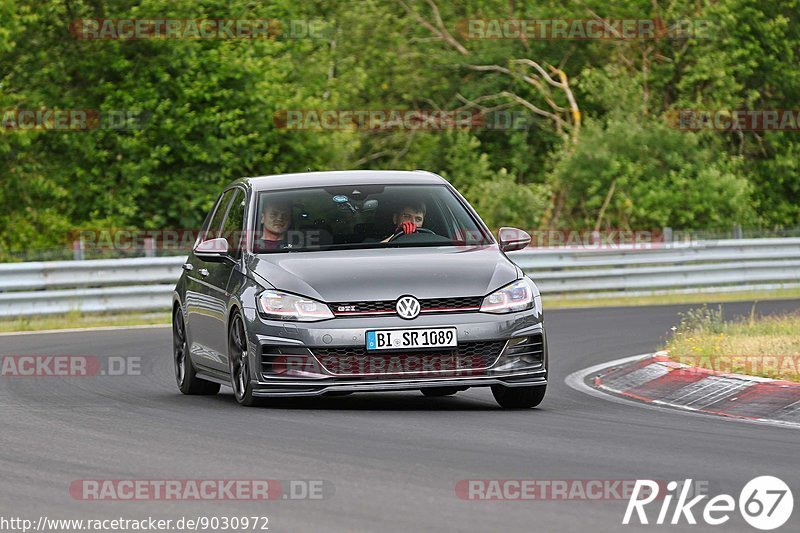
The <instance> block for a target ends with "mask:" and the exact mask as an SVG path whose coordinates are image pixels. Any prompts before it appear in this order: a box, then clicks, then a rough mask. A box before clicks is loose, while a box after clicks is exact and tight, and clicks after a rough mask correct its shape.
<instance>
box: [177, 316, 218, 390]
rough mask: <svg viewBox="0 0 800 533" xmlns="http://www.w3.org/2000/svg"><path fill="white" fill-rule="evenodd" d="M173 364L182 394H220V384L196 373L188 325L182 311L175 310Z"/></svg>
mask: <svg viewBox="0 0 800 533" xmlns="http://www.w3.org/2000/svg"><path fill="white" fill-rule="evenodd" d="M172 362H173V366H174V367H175V381H176V382H177V383H178V388H179V389H180V390H181V392H182V393H184V394H197V395H212V394H216V393H218V392H219V383H212V382H210V381H205V380H203V379H200V378H198V377H197V374H196V373H195V370H194V365H193V364H192V358H191V357H190V356H189V343H188V342H187V340H186V324H185V323H184V321H183V313H182V312H181V310H180V309H175V313H173V315H172Z"/></svg>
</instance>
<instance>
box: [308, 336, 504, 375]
mask: <svg viewBox="0 0 800 533" xmlns="http://www.w3.org/2000/svg"><path fill="white" fill-rule="evenodd" d="M505 344H506V341H485V342H468V343H463V344H461V345H459V346H458V347H457V348H455V349H435V350H414V351H409V352H395V351H391V352H388V353H380V352H377V353H376V352H367V351H366V349H365V348H364V347H363V346H346V347H329V346H324V347H316V348H311V351H312V353H313V354H314V356H316V358H317V359H318V360H319V362H320V363H321V364H322V365H323V366H324V367H325V368H326V369H327V370H328V371H329V372H330V373H332V374H336V375H347V376H365V375H369V376H375V375H383V376H396V375H398V374H415V375H417V374H423V375H424V374H434V375H437V374H440V373H458V374H465V375H468V374H474V373H475V372H476V371H477V372H480V371H482V370H485V369H486V368H489V367H491V366H492V365H493V364H494V363H495V361H496V360H497V358H498V357H499V356H500V352H501V351H502V349H503V346H505Z"/></svg>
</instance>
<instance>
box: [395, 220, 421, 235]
mask: <svg viewBox="0 0 800 533" xmlns="http://www.w3.org/2000/svg"><path fill="white" fill-rule="evenodd" d="M397 231H402V232H403V233H405V234H406V235H408V234H410V233H414V232H415V231H417V225H416V224H414V223H413V222H408V221H406V222H402V223H400V224H398V225H397Z"/></svg>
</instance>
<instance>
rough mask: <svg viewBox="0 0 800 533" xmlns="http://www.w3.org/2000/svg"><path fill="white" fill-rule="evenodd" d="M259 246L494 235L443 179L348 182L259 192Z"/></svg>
mask: <svg viewBox="0 0 800 533" xmlns="http://www.w3.org/2000/svg"><path fill="white" fill-rule="evenodd" d="M253 234H254V237H253V252H254V253H257V254H261V253H273V252H299V251H316V250H331V249H356V248H381V247H400V246H465V245H471V246H479V245H487V244H491V243H492V240H491V237H490V236H489V235H488V233H487V232H485V231H484V230H483V229H482V228H481V226H479V225H478V223H477V222H476V221H475V219H474V218H473V217H472V215H470V213H469V212H468V211H467V210H466V209H465V207H464V206H463V205H462V203H461V202H460V201H459V200H458V198H457V197H456V196H455V195H454V194H453V193H452V192H451V191H450V190H449V189H448V188H447V187H445V186H443V185H358V186H353V185H348V186H337V187H324V188H323V187H319V188H307V189H294V190H286V191H266V192H262V193H259V195H258V205H257V211H256V217H255V228H254V233H253Z"/></svg>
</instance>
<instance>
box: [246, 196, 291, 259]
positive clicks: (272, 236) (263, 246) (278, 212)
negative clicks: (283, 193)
mask: <svg viewBox="0 0 800 533" xmlns="http://www.w3.org/2000/svg"><path fill="white" fill-rule="evenodd" d="M291 220H292V204H291V202H289V201H286V200H270V199H267V200H266V201H265V202H264V207H263V209H262V211H261V227H262V228H263V230H262V232H261V236H260V237H259V238H258V239H256V242H255V246H254V248H255V249H256V251H260V250H278V249H280V248H283V247H284V245H285V244H286V232H287V230H288V229H289V225H290V223H291Z"/></svg>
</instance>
